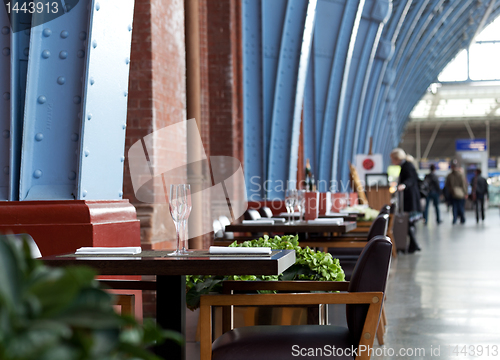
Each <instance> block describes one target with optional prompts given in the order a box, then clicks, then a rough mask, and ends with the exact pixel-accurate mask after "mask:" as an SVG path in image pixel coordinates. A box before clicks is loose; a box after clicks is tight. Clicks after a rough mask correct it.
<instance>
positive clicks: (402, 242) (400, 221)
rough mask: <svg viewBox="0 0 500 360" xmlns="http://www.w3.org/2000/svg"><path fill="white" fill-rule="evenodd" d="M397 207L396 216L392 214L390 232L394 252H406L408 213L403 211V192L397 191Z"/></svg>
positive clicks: (408, 242) (408, 241)
mask: <svg viewBox="0 0 500 360" xmlns="http://www.w3.org/2000/svg"><path fill="white" fill-rule="evenodd" d="M397 194H398V206H397V211H396V214H394V225H393V228H392V232H393V233H394V242H395V243H396V250H398V251H403V252H406V251H407V250H408V246H409V244H410V239H409V238H408V226H409V220H410V219H409V217H410V215H409V214H408V213H405V212H404V211H403V208H404V206H403V191H398V192H397Z"/></svg>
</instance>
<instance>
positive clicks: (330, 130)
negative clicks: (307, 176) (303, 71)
mask: <svg viewBox="0 0 500 360" xmlns="http://www.w3.org/2000/svg"><path fill="white" fill-rule="evenodd" d="M363 5H364V0H361V1H360V0H347V3H346V6H345V8H344V13H343V16H342V22H341V25H340V29H339V34H338V40H337V45H336V49H335V54H334V58H333V62H332V70H331V72H330V79H329V84H328V97H327V102H326V107H325V115H324V118H323V131H322V137H321V151H320V165H319V166H320V168H319V173H318V182H320V185H321V184H326V183H329V182H330V183H331V181H336V180H337V175H336V165H337V161H338V150H336V149H337V148H336V147H335V146H334V145H336V146H338V143H339V141H338V140H339V138H340V132H339V131H337V122H336V120H338V119H337V118H336V116H337V113H338V109H339V106H340V104H339V99H340V93H341V90H342V87H343V86H344V84H345V82H344V79H345V77H346V76H347V74H348V73H349V66H350V62H351V56H352V52H353V49H354V42H355V39H356V33H357V30H358V26H359V22H360V20H361V12H362V10H363ZM332 136H333V141H332ZM335 154H336V155H337V157H335ZM333 170H335V174H333ZM334 175H335V176H334ZM332 186H333V184H332V185H331V186H329V187H326V186H325V187H324V188H323V186H320V187H319V189H318V190H319V191H326V190H327V189H328V188H331V187H332Z"/></svg>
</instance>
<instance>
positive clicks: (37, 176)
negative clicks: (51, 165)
mask: <svg viewBox="0 0 500 360" xmlns="http://www.w3.org/2000/svg"><path fill="white" fill-rule="evenodd" d="M33 177H34V178H35V179H40V178H41V177H42V170H35V172H34V173H33Z"/></svg>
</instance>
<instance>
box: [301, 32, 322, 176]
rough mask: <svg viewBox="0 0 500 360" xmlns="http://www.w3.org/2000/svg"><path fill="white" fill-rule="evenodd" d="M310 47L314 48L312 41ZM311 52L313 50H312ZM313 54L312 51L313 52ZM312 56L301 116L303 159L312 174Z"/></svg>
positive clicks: (313, 147) (313, 97)
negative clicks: (308, 163)
mask: <svg viewBox="0 0 500 360" xmlns="http://www.w3.org/2000/svg"><path fill="white" fill-rule="evenodd" d="M312 47H313V48H314V41H313V45H312ZM312 51H313V50H312ZM313 52H314V51H313ZM314 83H315V79H314V56H311V57H310V59H309V66H308V69H307V78H306V87H305V89H304V114H303V130H304V157H305V158H306V159H309V161H310V165H311V171H312V173H313V174H314V173H316V169H317V167H316V142H315V141H314V140H315V138H316V126H318V124H317V123H316V118H315V111H314V110H315V109H314V100H315V96H316V93H315V92H314Z"/></svg>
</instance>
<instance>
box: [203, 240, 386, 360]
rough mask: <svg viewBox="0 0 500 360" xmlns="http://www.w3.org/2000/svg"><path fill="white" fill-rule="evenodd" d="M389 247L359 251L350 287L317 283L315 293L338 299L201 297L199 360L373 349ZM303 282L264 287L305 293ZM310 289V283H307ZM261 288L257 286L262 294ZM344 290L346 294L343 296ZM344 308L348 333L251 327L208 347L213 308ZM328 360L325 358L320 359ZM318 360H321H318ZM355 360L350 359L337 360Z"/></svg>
mask: <svg viewBox="0 0 500 360" xmlns="http://www.w3.org/2000/svg"><path fill="white" fill-rule="evenodd" d="M391 249H392V245H391V243H390V240H389V239H388V238H387V237H378V238H376V239H373V240H372V241H370V243H369V244H367V246H366V247H365V248H364V249H363V252H362V253H361V255H360V259H359V261H358V264H357V265H356V268H355V270H354V272H353V276H352V279H351V281H350V282H348V283H346V282H331V283H328V284H325V282H318V283H316V284H317V285H316V286H317V287H316V289H318V290H323V291H335V290H338V291H342V292H340V293H293V294H265V295H260V294H259V295H205V296H202V297H201V301H200V305H201V306H200V323H201V324H200V326H201V344H200V350H201V359H202V360H210V359H214V360H226V359H228V360H229V359H231V360H232V359H238V360H255V359H259V358H262V359H275V360H280V359H290V354H291V353H290V352H291V351H292V349H294V346H295V348H297V347H298V348H325V346H326V345H328V346H332V345H334V346H335V348H336V349H351V347H354V348H358V350H363V349H365V350H366V349H367V348H371V347H372V346H373V342H374V339H375V335H376V330H377V325H378V323H379V319H380V314H381V309H382V304H383V301H384V293H385V289H386V284H387V278H388V274H389V266H390V261H391V251H392V250H391ZM303 283H304V282H290V283H288V284H285V283H283V282H266V287H267V289H283V287H285V285H287V286H289V287H287V289H288V290H291V291H297V292H299V291H309V289H311V287H310V286H312V285H309V284H307V285H305V284H303ZM305 283H309V282H305ZM263 286H264V283H259V284H258V287H259V288H260V289H261V290H265V288H263ZM346 290H347V292H345V291H346ZM314 304H318V305H319V304H348V305H347V306H346V312H347V313H346V315H347V327H342V326H333V325H294V326H250V327H243V328H238V329H232V330H230V331H229V332H226V333H224V334H223V335H222V336H220V337H219V338H218V339H217V340H216V341H215V342H214V343H213V345H212V326H211V307H212V306H265V305H275V306H282V305H314ZM327 357H328V358H331V356H325V357H323V358H325V359H326V358H327ZM318 358H319V359H321V358H322V357H318ZM336 358H338V359H353V358H354V356H337V357H336ZM355 358H356V359H363V360H366V359H369V358H370V354H369V353H368V352H367V351H360V352H359V353H358V355H357V356H356V357H355Z"/></svg>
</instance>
